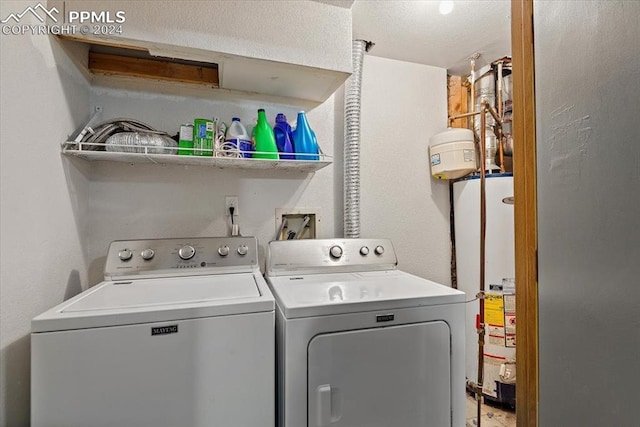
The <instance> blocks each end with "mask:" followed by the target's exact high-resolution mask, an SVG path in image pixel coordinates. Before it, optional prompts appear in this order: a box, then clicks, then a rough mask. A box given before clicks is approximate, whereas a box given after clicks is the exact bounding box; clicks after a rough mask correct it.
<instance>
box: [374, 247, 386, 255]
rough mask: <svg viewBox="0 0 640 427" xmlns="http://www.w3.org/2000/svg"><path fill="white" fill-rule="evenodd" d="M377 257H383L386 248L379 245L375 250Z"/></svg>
mask: <svg viewBox="0 0 640 427" xmlns="http://www.w3.org/2000/svg"><path fill="white" fill-rule="evenodd" d="M375 252H376V255H382V254H383V253H384V247H382V246H380V245H378V246H376V249H375Z"/></svg>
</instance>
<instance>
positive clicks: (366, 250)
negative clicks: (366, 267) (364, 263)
mask: <svg viewBox="0 0 640 427" xmlns="http://www.w3.org/2000/svg"><path fill="white" fill-rule="evenodd" d="M360 255H364V256H366V255H369V248H368V247H366V246H363V247H361V248H360Z"/></svg>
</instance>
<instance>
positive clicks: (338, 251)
mask: <svg viewBox="0 0 640 427" xmlns="http://www.w3.org/2000/svg"><path fill="white" fill-rule="evenodd" d="M329 253H330V254H331V256H332V257H333V258H340V257H341V256H342V248H341V247H340V246H338V245H335V246H331V249H329Z"/></svg>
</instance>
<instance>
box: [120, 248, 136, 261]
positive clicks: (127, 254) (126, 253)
mask: <svg viewBox="0 0 640 427" xmlns="http://www.w3.org/2000/svg"><path fill="white" fill-rule="evenodd" d="M132 256H133V252H131V251H130V250H129V249H123V250H121V251H120V252H118V258H120V260H121V261H129V260H130V259H131V257H132Z"/></svg>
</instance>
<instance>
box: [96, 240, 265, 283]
mask: <svg viewBox="0 0 640 427" xmlns="http://www.w3.org/2000/svg"><path fill="white" fill-rule="evenodd" d="M257 268H258V241H257V239H256V238H255V237H194V238H177V239H146V240H117V241H114V242H111V245H109V252H108V253H107V260H106V264H105V271H104V275H105V278H106V279H111V278H115V277H117V278H122V277H129V276H134V277H141V276H152V277H160V276H162V277H170V276H185V275H198V274H222V273H225V274H226V273H231V272H243V271H247V272H248V271H252V270H254V269H257Z"/></svg>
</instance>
